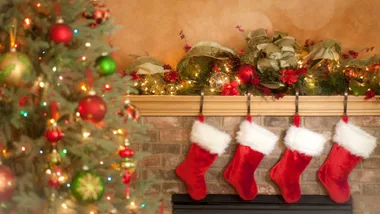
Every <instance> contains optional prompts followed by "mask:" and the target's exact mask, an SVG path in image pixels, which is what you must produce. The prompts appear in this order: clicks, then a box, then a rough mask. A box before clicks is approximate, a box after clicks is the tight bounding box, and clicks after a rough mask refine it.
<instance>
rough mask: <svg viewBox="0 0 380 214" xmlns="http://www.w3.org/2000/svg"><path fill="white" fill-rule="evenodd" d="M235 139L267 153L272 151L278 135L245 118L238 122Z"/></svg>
mask: <svg viewBox="0 0 380 214" xmlns="http://www.w3.org/2000/svg"><path fill="white" fill-rule="evenodd" d="M236 140H237V141H238V142H239V143H240V144H241V145H244V146H249V147H250V148H251V149H253V150H255V151H258V152H261V153H263V154H264V155H269V154H270V153H271V152H272V151H273V149H274V147H275V145H276V142H277V141H278V137H277V135H275V134H273V133H272V132H270V131H268V130H267V129H265V128H263V127H261V126H259V125H257V124H255V123H254V122H252V123H250V122H248V121H246V120H245V121H243V122H242V123H241V124H240V130H239V131H238V133H237V135H236Z"/></svg>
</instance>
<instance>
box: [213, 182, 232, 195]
mask: <svg viewBox="0 0 380 214" xmlns="http://www.w3.org/2000/svg"><path fill="white" fill-rule="evenodd" d="M207 193H208V194H237V193H236V190H235V188H234V187H233V186H231V185H230V184H228V183H227V182H220V183H210V182H207Z"/></svg>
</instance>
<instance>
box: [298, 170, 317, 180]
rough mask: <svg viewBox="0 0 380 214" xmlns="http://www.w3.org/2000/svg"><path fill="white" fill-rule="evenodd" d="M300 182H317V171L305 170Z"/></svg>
mask: <svg viewBox="0 0 380 214" xmlns="http://www.w3.org/2000/svg"><path fill="white" fill-rule="evenodd" d="M301 180H302V181H306V182H308V181H318V175H317V170H305V171H304V172H303V173H302V176H301Z"/></svg>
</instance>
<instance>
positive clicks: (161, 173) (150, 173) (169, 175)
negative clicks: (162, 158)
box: [140, 169, 179, 181]
mask: <svg viewBox="0 0 380 214" xmlns="http://www.w3.org/2000/svg"><path fill="white" fill-rule="evenodd" d="M140 176H141V178H142V179H148V178H154V179H160V180H165V181H177V180H179V178H178V177H177V174H176V173H175V170H174V169H173V170H164V169H147V170H144V171H142V172H141V173H140Z"/></svg>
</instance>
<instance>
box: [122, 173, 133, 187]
mask: <svg viewBox="0 0 380 214" xmlns="http://www.w3.org/2000/svg"><path fill="white" fill-rule="evenodd" d="M131 177H132V174H131V173H130V172H129V170H125V174H124V176H123V183H124V184H126V185H127V184H129V183H130V182H131Z"/></svg>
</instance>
